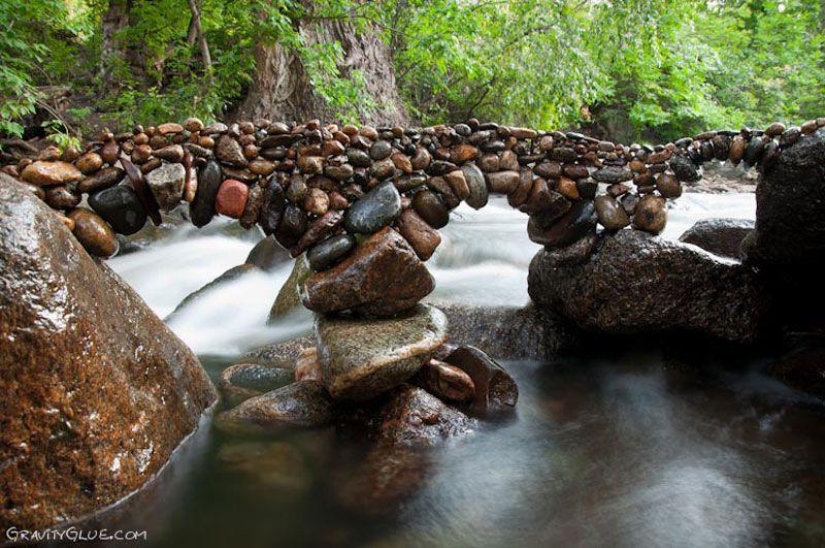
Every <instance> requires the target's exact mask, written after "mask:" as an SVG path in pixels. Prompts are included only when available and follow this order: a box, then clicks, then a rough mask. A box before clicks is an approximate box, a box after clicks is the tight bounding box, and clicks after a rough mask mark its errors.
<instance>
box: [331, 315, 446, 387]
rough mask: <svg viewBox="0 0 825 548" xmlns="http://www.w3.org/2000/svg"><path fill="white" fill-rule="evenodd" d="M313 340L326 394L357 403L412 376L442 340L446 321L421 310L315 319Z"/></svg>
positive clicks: (442, 317)
mask: <svg viewBox="0 0 825 548" xmlns="http://www.w3.org/2000/svg"><path fill="white" fill-rule="evenodd" d="M315 336H316V339H317V342H318V357H319V359H320V362H321V376H322V377H323V379H324V385H325V386H326V387H327V390H329V393H330V395H332V397H333V398H335V399H343V400H361V401H363V400H369V399H371V398H374V397H375V396H377V395H379V394H381V393H383V392H386V391H388V390H391V389H392V388H395V387H396V386H398V385H400V384H401V383H403V382H404V381H406V380H407V379H409V378H410V377H412V376H413V375H414V374H415V373H416V372H417V371H418V370H419V369H420V368H421V366H422V365H424V363H425V362H426V361H427V360H429V358H430V356H431V354H432V353H433V351H434V350H435V349H436V348H438V347H439V346H440V345H442V344H443V343H444V342H445V341H446V340H447V319H446V318H445V317H444V314H443V313H442V312H441V311H440V310H438V309H437V308H433V307H431V306H426V305H418V306H417V307H415V308H414V309H413V310H412V311H410V312H409V313H407V314H405V315H402V316H399V317H397V318H393V319H380V320H379V319H362V318H344V317H342V318H332V317H325V316H318V318H317V320H316V323H315Z"/></svg>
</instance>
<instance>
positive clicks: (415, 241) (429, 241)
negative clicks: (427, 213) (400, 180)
mask: <svg viewBox="0 0 825 548" xmlns="http://www.w3.org/2000/svg"><path fill="white" fill-rule="evenodd" d="M458 173H461V172H460V171H459V172H458ZM397 225H398V231H399V232H400V233H401V235H402V236H404V238H405V239H406V240H407V241H408V242H409V244H410V245H411V246H412V248H413V249H414V250H415V254H416V255H418V258H419V259H421V260H422V261H426V260H427V259H429V258H430V257H432V255H433V253H435V250H436V248H437V247H438V246H439V244H441V234H439V233H438V231H437V230H436V229H434V228H433V227H431V226H430V225H428V224H427V222H426V221H424V219H422V218H421V217H420V216H419V215H418V213H416V212H415V210H413V209H405V210H404V211H403V212H402V213H401V216H400V217H398V223H397Z"/></svg>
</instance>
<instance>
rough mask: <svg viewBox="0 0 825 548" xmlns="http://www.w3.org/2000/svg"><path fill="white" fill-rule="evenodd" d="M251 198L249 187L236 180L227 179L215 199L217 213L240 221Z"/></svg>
mask: <svg viewBox="0 0 825 548" xmlns="http://www.w3.org/2000/svg"><path fill="white" fill-rule="evenodd" d="M248 198H249V187H248V186H246V185H245V184H244V183H242V182H240V181H236V180H235V179H226V180H224V182H223V183H221V187H220V188H219V189H218V195H217V196H216V197H215V212H216V213H218V214H220V215H225V216H227V217H230V218H232V219H240V217H241V215H243V212H244V209H245V208H246V200H247V199H248Z"/></svg>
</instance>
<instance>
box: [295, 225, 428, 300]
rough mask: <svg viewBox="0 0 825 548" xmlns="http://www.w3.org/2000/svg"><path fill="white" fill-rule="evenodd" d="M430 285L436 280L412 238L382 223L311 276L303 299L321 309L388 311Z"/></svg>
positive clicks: (419, 296) (423, 292)
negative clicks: (337, 260) (332, 263)
mask: <svg viewBox="0 0 825 548" xmlns="http://www.w3.org/2000/svg"><path fill="white" fill-rule="evenodd" d="M434 288H435V280H434V279H433V277H432V275H431V274H430V272H429V271H428V270H427V267H426V266H424V263H422V262H421V260H420V259H419V258H418V256H417V255H416V253H415V251H414V250H413V248H412V247H411V246H410V244H409V243H407V241H406V240H405V239H404V238H403V237H402V236H401V235H400V234H398V232H396V231H394V230H392V229H391V228H384V229H383V230H381V231H380V232H377V233H376V234H373V235H372V236H370V237H369V238H367V239H366V240H364V241H362V242H361V243H360V244H359V245H358V246H357V247H356V248H355V249H354V250H353V251H352V252H351V253H350V254H349V256H347V258H345V259H344V260H343V261H341V262H340V263H338V264H337V265H335V266H333V267H332V268H330V269H328V270H324V271H323V272H316V273H314V274H312V275H311V276H309V278H307V280H306V282H305V283H304V285H303V288H302V291H301V301H302V302H303V303H304V306H306V307H307V308H308V309H310V310H312V311H313V312H319V313H322V314H328V313H330V312H340V311H343V310H353V311H356V312H360V313H363V314H367V315H371V316H392V315H394V314H397V313H400V312H403V311H405V310H409V309H410V308H412V307H413V306H415V304H416V303H418V301H420V300H421V299H423V298H424V297H426V296H427V295H429V294H430V293H431V292H432V290H433V289H434Z"/></svg>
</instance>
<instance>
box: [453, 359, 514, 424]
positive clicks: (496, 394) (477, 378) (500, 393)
mask: <svg viewBox="0 0 825 548" xmlns="http://www.w3.org/2000/svg"><path fill="white" fill-rule="evenodd" d="M444 361H445V362H447V363H448V364H450V365H453V366H455V367H458V368H459V369H461V370H462V371H464V372H465V373H467V375H468V376H469V377H470V378H471V379H472V381H473V386H474V387H475V392H474V394H473V398H472V409H473V411H475V412H476V413H481V414H485V415H495V414H500V413H508V412H511V411H513V410H514V409H515V407H516V403H518V386H517V385H516V381H514V380H513V378H512V377H511V376H510V374H509V373H507V371H505V369H504V368H503V367H501V366H500V365H499V364H498V363H497V362H496V361H495V360H493V359H492V358H491V357H490V356H488V355H487V354H485V353H484V352H482V351H481V350H479V349H478V348H475V347H473V346H462V347H459V348H456V349H454V350H452V351H451V352H450V353H449V354H447V355H446V356H445V357H444Z"/></svg>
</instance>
